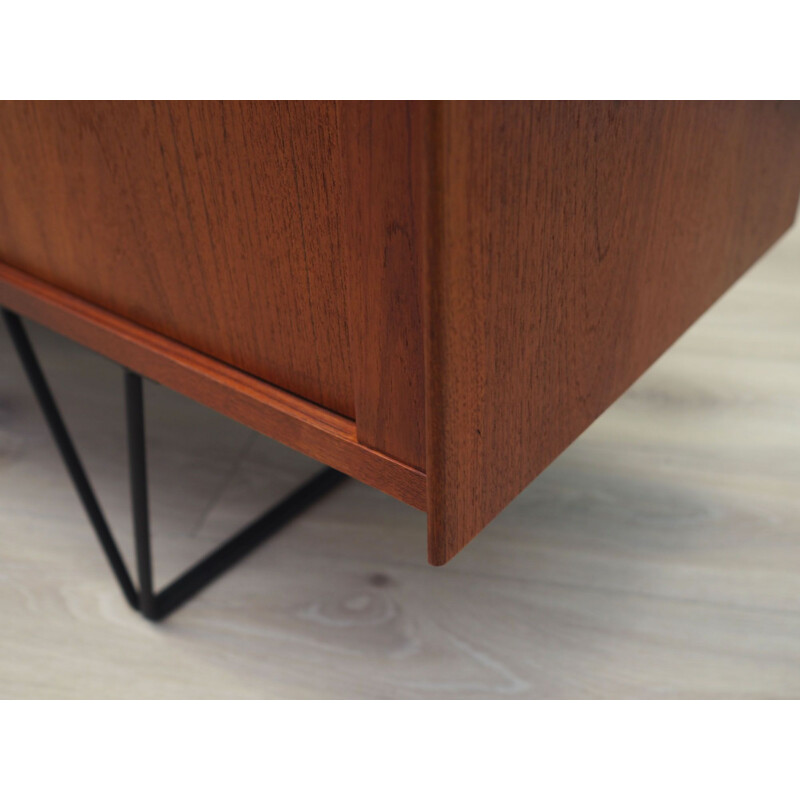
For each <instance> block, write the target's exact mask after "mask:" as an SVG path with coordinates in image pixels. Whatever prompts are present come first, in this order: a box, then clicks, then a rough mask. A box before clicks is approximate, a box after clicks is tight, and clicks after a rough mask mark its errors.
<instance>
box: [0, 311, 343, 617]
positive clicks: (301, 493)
mask: <svg viewBox="0 0 800 800" xmlns="http://www.w3.org/2000/svg"><path fill="white" fill-rule="evenodd" d="M2 316H3V320H4V321H5V324H6V327H7V328H8V332H9V334H10V336H11V340H12V342H13V344H14V347H15V348H16V351H17V354H18V355H19V358H20V361H21V362H22V366H23V369H24V370H25V374H26V375H27V377H28V381H29V382H30V384H31V388H32V389H33V392H34V394H35V395H36V399H37V401H38V403H39V406H40V407H41V409H42V413H43V414H44V417H45V420H46V421H47V425H48V427H49V428H50V432H51V434H52V436H53V439H54V440H55V443H56V446H57V447H58V451H59V453H60V454H61V458H62V459H63V461H64V464H65V466H66V467H67V471H68V473H69V476H70V478H71V479H72V483H73V484H74V486H75V489H76V491H77V492H78V496H79V497H80V500H81V503H82V504H83V507H84V509H85V510H86V514H87V515H88V517H89V520H90V522H91V524H92V527H93V528H94V530H95V533H96V535H97V538H98V541H99V542H100V545H101V547H102V548H103V552H104V553H105V555H106V558H107V559H108V562H109V564H110V565H111V569H112V570H113V572H114V575H115V576H116V578H117V581H118V582H119V585H120V588H121V589H122V592H123V594H124V595H125V598H126V599H127V601H128V603H129V604H130V605H131V607H133V608H135V609H136V610H138V611H139V612H140V613H141V614H142V615H143V616H145V617H146V618H147V619H151V620H159V619H163V618H164V617H166V616H168V615H169V614H171V613H172V612H173V611H175V610H176V609H177V608H178V607H180V606H181V605H183V604H184V603H185V602H186V601H187V600H189V599H190V598H192V597H193V596H194V595H195V594H197V593H198V592H199V591H201V590H202V589H203V588H205V587H206V586H208V584H209V583H211V582H212V581H213V580H214V579H216V578H218V577H219V576H220V575H221V574H222V573H223V572H226V571H227V570H228V569H229V568H230V567H232V566H233V565H234V564H236V563H238V562H239V561H240V560H241V559H243V558H244V557H245V556H247V555H248V554H249V553H251V552H252V551H253V550H255V548H256V547H258V546H259V545H260V544H261V543H262V542H264V541H265V540H266V539H267V538H269V536H271V535H272V534H274V533H276V532H277V531H278V530H280V529H281V528H282V527H283V526H284V525H286V524H287V523H288V522H289V521H291V520H292V519H294V517H296V516H297V515H298V514H300V513H301V512H302V511H304V510H305V509H307V508H308V507H309V506H311V505H312V504H313V503H314V502H315V501H316V500H318V499H320V498H321V497H323V496H324V495H326V494H327V493H328V492H329V491H331V490H332V489H333V488H335V487H336V486H338V485H339V484H340V483H341V482H342V481H343V480H344V479H345V477H346V476H345V475H343V474H342V473H341V472H337V471H336V470H334V469H327V468H326V469H324V470H322V471H321V472H320V473H318V474H317V475H316V476H315V477H314V478H312V479H311V480H309V481H308V482H307V483H305V484H303V485H302V486H301V487H300V488H299V489H297V490H296V491H295V492H293V493H292V494H291V495H289V496H288V497H287V498H285V499H284V500H283V501H281V502H280V503H278V505H277V506H275V507H273V508H271V509H270V510H269V511H267V512H266V513H265V514H263V515H262V516H260V517H259V518H258V519H256V520H254V521H253V522H251V523H250V524H249V525H248V526H247V527H246V528H244V529H243V530H242V531H240V532H239V533H237V534H236V535H235V536H234V537H233V538H231V539H229V540H228V541H227V542H226V543H225V544H223V545H221V546H220V547H218V548H217V549H216V550H214V551H213V552H211V553H210V554H209V555H207V556H206V557H205V558H203V559H202V560H201V561H199V562H198V563H197V564H195V566H193V567H192V568H190V569H189V570H187V571H186V572H184V573H183V574H182V575H181V576H180V577H178V578H176V579H175V580H174V581H173V582H172V583H170V584H169V585H168V586H166V587H165V588H164V589H162V590H161V591H159V592H155V591H154V589H153V576H152V558H151V551H150V514H149V509H148V499H147V460H146V452H145V427H144V394H143V386H142V378H141V376H139V375H137V374H136V373H134V372H130V371H128V370H126V371H125V406H126V418H127V432H128V459H129V468H130V485H131V506H132V512H133V530H134V539H135V544H136V564H137V572H138V578H139V590H138V592H137V590H136V588H135V587H134V585H133V581H132V580H131V577H130V574H129V573H128V570H127V568H126V566H125V562H124V560H123V559H122V556H121V554H120V552H119V549H118V548H117V545H116V543H115V541H114V538H113V536H112V534H111V530H110V529H109V526H108V523H107V522H106V519H105V516H104V515H103V512H102V510H101V508H100V504H99V503H98V502H97V497H96V496H95V493H94V490H93V489H92V486H91V484H90V482H89V478H88V477H87V475H86V471H85V470H84V468H83V465H82V464H81V461H80V458H79V457H78V453H77V451H76V450H75V446H74V444H73V442H72V439H71V437H70V435H69V432H68V431H67V428H66V425H65V424H64V420H63V418H62V417H61V413H60V412H59V410H58V406H57V405H56V402H55V399H54V398H53V394H52V392H51V391H50V387H49V386H48V384H47V380H46V379H45V376H44V373H43V372H42V368H41V366H40V365H39V361H38V359H37V358H36V354H35V353H34V350H33V347H32V346H31V343H30V340H29V339H28V335H27V333H26V332H25V328H24V326H23V324H22V321H21V320H20V318H19V317H18V316H17V315H16V314H14V313H12V312H10V311H7V310H6V309H2Z"/></svg>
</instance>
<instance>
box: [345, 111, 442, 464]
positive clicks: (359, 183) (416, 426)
mask: <svg viewBox="0 0 800 800" xmlns="http://www.w3.org/2000/svg"><path fill="white" fill-rule="evenodd" d="M338 106H339V124H340V137H339V138H340V142H341V148H342V179H343V184H344V191H343V197H344V203H345V206H346V208H347V214H346V215H343V219H342V224H343V225H344V231H343V238H344V241H345V242H346V244H345V252H346V253H347V263H348V281H349V303H350V305H349V310H350V342H351V349H352V352H353V358H354V362H355V364H356V369H355V409H356V421H357V427H358V437H359V441H361V442H363V443H364V444H367V445H369V446H370V447H373V448H375V449H377V450H381V451H383V452H386V453H391V454H392V455H394V456H395V457H396V458H399V459H400V460H401V461H405V462H406V463H408V464H411V465H412V466H415V467H418V468H420V469H424V467H425V369H424V350H423V339H424V335H423V321H422V305H423V304H422V274H421V271H422V263H423V256H424V248H425V247H426V240H425V238H424V234H425V222H424V219H423V218H422V214H423V213H424V210H425V204H426V197H427V173H426V167H427V162H426V156H427V147H428V140H427V134H428V119H427V113H428V105H427V104H424V103H400V102H397V103H394V102H369V101H365V102H342V103H339V104H338Z"/></svg>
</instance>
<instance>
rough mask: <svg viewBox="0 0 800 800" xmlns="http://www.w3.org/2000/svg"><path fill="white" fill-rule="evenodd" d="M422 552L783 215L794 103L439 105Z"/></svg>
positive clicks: (616, 386) (619, 380) (773, 230)
mask: <svg viewBox="0 0 800 800" xmlns="http://www.w3.org/2000/svg"><path fill="white" fill-rule="evenodd" d="M437 119H438V121H437V125H436V132H435V141H436V145H435V147H436V151H435V156H434V159H435V164H436V166H435V177H434V182H435V188H434V189H433V192H432V194H433V198H434V207H435V213H434V216H433V218H432V221H431V226H430V231H429V236H430V255H429V260H428V265H427V268H426V276H427V277H426V281H427V287H426V295H425V296H426V298H427V303H428V304H429V308H428V317H427V318H428V320H429V324H428V326H427V330H426V335H427V340H426V347H427V367H426V369H427V373H426V385H427V426H428V427H427V431H428V432H427V439H428V456H427V472H428V492H429V495H428V512H429V516H428V523H429V558H430V560H431V562H432V563H434V564H442V563H444V562H446V561H447V560H448V559H450V558H452V556H454V555H455V554H456V553H457V552H458V551H459V550H460V549H461V548H462V547H464V545H465V544H466V543H467V542H468V541H470V539H472V538H473V537H474V536H475V535H476V534H477V533H478V532H479V531H480V530H481V529H482V528H483V527H484V526H485V525H486V524H487V523H488V522H489V521H490V520H491V519H492V518H493V517H494V516H495V515H496V514H497V513H498V512H499V511H500V510H501V509H502V508H503V507H505V506H506V505H507V504H508V503H509V502H510V501H511V500H512V499H513V498H514V497H515V496H516V495H517V494H518V493H519V492H520V491H521V490H522V489H523V488H524V487H525V486H526V485H527V484H528V483H529V482H530V481H531V480H532V479H533V478H534V477H535V476H536V475H537V474H538V473H539V472H540V471H541V470H542V469H544V468H545V467H546V466H547V465H548V464H549V463H550V462H551V461H552V460H553V459H554V458H555V457H556V456H557V455H558V454H559V453H560V452H561V451H562V450H563V449H564V448H565V447H567V445H569V443H570V442H571V441H573V439H575V437H577V436H578V435H579V434H580V433H581V432H582V431H583V430H584V429H585V428H586V427H587V426H588V425H589V424H590V423H591V422H592V421H593V420H594V419H596V418H597V417H598V416H599V415H600V414H601V413H602V412H603V411H604V410H605V409H606V408H607V407H608V406H609V405H610V404H611V403H613V402H614V400H616V399H617V398H618V397H619V395H620V394H621V393H622V392H624V391H625V389H627V388H628V387H629V386H630V385H631V383H632V382H633V381H634V380H635V379H636V378H637V377H639V375H641V374H642V372H643V371H644V370H645V369H647V367H649V366H650V365H651V364H652V363H653V361H655V360H656V359H657V358H658V357H659V356H660V355H661V354H662V353H663V352H664V351H665V350H666V349H667V348H668V347H669V346H670V345H671V344H672V343H673V342H674V341H675V339H677V338H678V337H679V336H680V335H681V334H682V333H683V332H684V331H685V330H686V329H687V328H688V327H689V326H690V325H691V324H692V323H693V322H694V321H695V320H696V319H697V317H699V316H700V315H701V314H702V313H703V312H704V311H705V310H706V309H707V308H708V307H709V306H710V305H711V304H712V303H713V302H714V301H715V300H716V299H717V298H718V297H719V296H720V295H721V294H722V293H723V292H724V291H725V290H726V289H727V288H728V287H729V286H730V285H731V284H732V283H733V282H734V281H735V280H736V279H737V278H738V277H739V276H740V275H741V274H742V273H743V272H744V270H745V269H746V268H747V267H749V266H750V265H751V264H753V263H754V262H755V261H756V260H757V259H758V258H759V257H760V256H761V255H762V254H763V252H764V251H765V250H766V249H767V248H768V247H769V246H770V245H771V244H772V243H773V242H774V241H775V240H776V239H777V238H778V237H779V236H780V234H781V233H783V232H784V231H785V230H786V229H787V228H788V227H789V225H790V224H791V222H792V219H793V217H794V214H795V210H796V208H797V200H798V191H799V190H800V104H799V103H520V102H513V103H466V102H463V103H462V102H458V103H446V104H443V105H442V106H440V108H439V109H438V116H437Z"/></svg>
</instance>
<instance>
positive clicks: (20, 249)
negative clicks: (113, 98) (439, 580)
mask: <svg viewBox="0 0 800 800" xmlns="http://www.w3.org/2000/svg"><path fill="white" fill-rule="evenodd" d="M338 148H339V142H338V130H337V124H336V110H335V107H334V104H333V103H290V104H286V103H225V104H221V103H206V102H203V103H174V102H168V103H144V102H134V103H95V102H91V103H81V102H75V103H72V102H70V103H2V104H0V260H2V261H5V262H6V263H8V264H10V265H12V266H15V267H17V268H19V269H22V270H24V271H26V272H28V273H29V274H31V275H34V276H35V277H38V278H40V279H42V280H45V281H47V282H49V283H51V284H53V285H54V286H56V287H59V288H61V289H64V290H66V291H68V292H71V293H73V294H75V295H77V296H79V297H82V298H84V299H86V300H88V301H89V302H91V303H94V304H96V305H98V306H100V307H102V308H104V309H107V310H109V311H111V312H114V313H116V314H119V315H120V316H122V317H125V318H126V319H129V320H131V321H133V322H136V323H138V324H141V325H144V326H145V327H147V328H150V329H151V330H154V331H156V332H158V333H161V334H163V335H165V336H168V337H170V338H172V339H175V340H177V341H179V342H182V343H184V344H186V345H189V346H190V347H192V348H194V349H196V350H198V351H200V352H202V353H205V354H207V355H210V356H212V357H214V358H217V359H219V360H221V361H224V362H225V363H227V364H230V365H232V366H234V367H237V368H239V369H241V370H244V371H245V372H248V373H250V374H252V375H254V376H257V377H259V378H262V379H264V380H267V381H269V382H270V383H274V384H276V385H278V386H280V387H282V388H284V389H287V390H289V391H291V392H293V393H295V394H298V395H300V396H302V397H305V398H307V399H309V400H311V401H313V402H315V403H318V404H320V405H322V406H325V407H327V408H330V409H332V410H334V411H336V412H338V413H340V414H343V415H346V416H348V417H351V418H352V417H353V415H354V411H353V408H354V404H353V378H352V369H351V361H350V349H349V341H348V330H347V304H346V298H345V286H346V280H345V275H344V272H343V270H344V265H343V263H342V257H341V249H340V241H339V231H340V227H341V226H340V219H339V215H340V213H341V202H340V186H341V180H340V177H341V175H340V172H341V167H340V158H339V150H338Z"/></svg>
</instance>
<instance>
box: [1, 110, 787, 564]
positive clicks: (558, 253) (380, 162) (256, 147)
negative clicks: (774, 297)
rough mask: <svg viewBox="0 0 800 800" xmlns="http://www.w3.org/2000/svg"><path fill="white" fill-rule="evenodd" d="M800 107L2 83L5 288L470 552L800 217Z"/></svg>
mask: <svg viewBox="0 0 800 800" xmlns="http://www.w3.org/2000/svg"><path fill="white" fill-rule="evenodd" d="M799 191H800V104H799V103H777V102H775V103H590V102H579V103H527V102H524V103H523V102H508V103H476V102H458V103H449V102H408V103H392V102H358V103H350V102H344V103H331V102H299V103H272V102H270V103H228V102H225V103H205V102H203V103H177V102H168V103H140V102H136V103H113V102H112V103H96V102H76V103H4V104H0V261H2V262H3V263H2V265H1V266H0V304H2V305H4V306H6V307H8V308H10V309H12V310H14V311H16V312H18V313H21V314H23V315H26V316H28V317H30V318H33V319H35V320H37V321H39V322H41V323H43V324H45V325H48V326H50V327H52V328H54V329H55V330H58V331H60V332H61V333H63V334H65V335H67V336H70V337H72V338H74V339H76V340H77V341H79V342H82V343H83V344H85V345H87V346H89V347H92V348H94V349H95V350H97V351H99V352H101V353H104V354H105V355H107V356H109V357H111V358H113V359H115V360H117V361H119V362H120V363H122V364H124V365H125V366H127V367H129V368H131V369H134V370H136V371H137V372H139V373H141V374H142V375H145V376H147V377H150V378H152V379H154V380H157V381H160V382H162V383H164V384H166V385H167V386H170V387H171V388H173V389H176V390H177V391H180V392H183V393H184V394H186V395H188V396H189V397H192V398H194V399H196V400H198V401H200V402H203V403H206V404H207V405H209V406H211V407H213V408H215V409H217V410H219V411H221V412H222V413H224V414H227V415H229V416H231V417H233V418H235V419H237V420H239V421H241V422H243V423H245V424H246V425H249V426H251V427H252V428H254V429H256V430H258V431H260V432H262V433H264V434H266V435H268V436H271V437H273V438H275V439H278V440H280V441H281V442H283V443H284V444H287V445H289V446H291V447H294V448H296V449H298V450H301V451H302V452H304V453H306V454H308V455H310V456H312V457H314V458H317V459H319V460H320V461H323V462H325V463H327V464H329V465H330V466H333V467H335V468H337V469H339V470H342V471H343V472H346V473H348V474H350V475H352V476H354V477H355V478H357V479H359V480H362V481H364V482H366V483H368V484H370V485H372V486H375V487H377V488H378V489H381V490H383V491H386V492H388V493H389V494H392V495H394V496H396V497H398V498H399V499H401V500H403V501H404V502H407V503H410V504H411V505H414V506H416V507H417V508H420V509H423V510H426V511H427V512H428V516H429V558H430V561H431V562H432V563H434V564H442V563H444V562H446V561H447V560H448V559H449V558H451V557H452V556H453V555H455V554H456V553H457V552H458V551H459V550H460V549H461V548H462V547H463V546H464V545H465V544H466V543H467V542H468V541H469V540H470V539H471V538H472V537H473V536H475V535H476V534H477V533H478V532H479V531H480V530H481V528H483V527H484V526H485V525H486V524H487V523H488V522H489V521H490V520H491V519H492V518H493V517H494V516H495V515H496V514H497V513H498V512H499V511H500V510H502V508H503V507H504V506H505V505H506V504H508V503H509V502H510V501H511V500H512V499H513V498H514V497H515V496H516V494H517V493H519V492H520V491H521V490H522V489H523V488H524V487H525V486H526V485H527V484H528V483H529V482H530V481H531V480H532V479H533V478H534V477H535V476H536V475H537V474H538V473H539V472H540V471H541V470H542V469H544V468H545V467H546V466H547V464H548V463H550V461H552V459H553V458H555V456H557V455H558V454H559V452H561V451H562V450H563V449H564V448H565V447H566V446H567V445H568V444H569V443H570V442H571V441H572V440H574V439H575V437H576V436H578V435H579V434H580V433H581V432H582V431H583V430H584V429H585V428H586V427H587V426H588V425H589V424H590V423H591V422H592V421H593V420H594V419H595V418H596V417H597V416H598V415H599V414H600V413H602V411H603V410H604V409H605V408H607V407H608V406H609V405H610V404H611V403H613V402H614V400H615V399H616V398H617V397H618V396H619V395H620V394H621V393H622V392H623V391H625V389H626V388H627V387H628V386H629V385H630V384H631V383H632V382H633V381H634V380H635V379H636V378H637V377H638V376H639V375H640V374H641V373H642V372H643V371H644V370H645V369H647V367H648V366H649V365H650V364H651V363H652V362H653V361H654V360H655V359H656V358H658V356H659V355H660V354H661V353H662V352H664V350H665V349H666V348H668V347H669V346H670V344H671V343H672V342H673V341H674V340H675V339H676V338H677V337H679V336H680V335H681V333H683V331H685V330H686V328H687V327H689V325H691V324H692V322H693V321H694V320H695V319H696V318H697V317H698V316H699V315H701V314H702V313H703V312H704V311H705V310H706V309H707V308H708V307H709V306H710V305H711V304H712V303H713V302H714V300H716V299H717V298H718V297H719V296H720V294H722V293H723V292H724V291H725V290H726V289H727V288H728V287H729V286H730V285H731V284H732V283H733V282H734V281H735V280H736V279H737V278H738V277H739V276H740V275H741V274H742V273H743V272H744V270H745V269H746V268H747V267H749V266H750V265H751V264H753V263H754V262H755V261H756V260H757V259H758V258H759V256H760V255H761V254H762V253H763V252H764V251H765V250H766V248H768V247H769V246H770V245H771V244H772V243H773V242H774V241H775V240H776V239H777V238H778V237H779V236H780V235H781V234H782V233H783V232H784V231H785V230H786V229H787V228H788V227H789V226H790V225H791V223H792V220H793V218H794V215H795V211H796V208H797V202H798V192H799Z"/></svg>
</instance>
